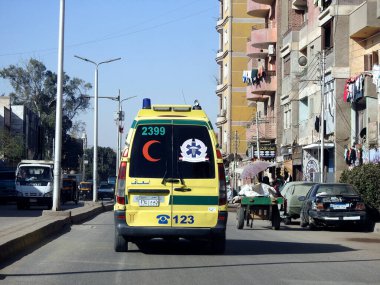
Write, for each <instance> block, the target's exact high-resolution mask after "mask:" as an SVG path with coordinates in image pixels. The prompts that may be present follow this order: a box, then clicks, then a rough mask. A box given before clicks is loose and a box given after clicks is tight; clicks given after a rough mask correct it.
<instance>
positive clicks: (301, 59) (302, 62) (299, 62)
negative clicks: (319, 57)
mask: <svg viewBox="0 0 380 285" xmlns="http://www.w3.org/2000/svg"><path fill="white" fill-rule="evenodd" d="M298 64H299V65H301V66H305V65H306V64H307V58H306V56H304V55H303V56H301V57H300V58H299V59H298Z"/></svg>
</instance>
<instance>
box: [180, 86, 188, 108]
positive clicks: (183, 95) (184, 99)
mask: <svg viewBox="0 0 380 285" xmlns="http://www.w3.org/2000/svg"><path fill="white" fill-rule="evenodd" d="M181 92H182V97H183V101H184V102H185V104H186V105H187V103H186V98H185V94H184V93H183V89H182V90H181Z"/></svg>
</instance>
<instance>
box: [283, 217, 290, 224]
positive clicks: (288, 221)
mask: <svg viewBox="0 0 380 285" xmlns="http://www.w3.org/2000/svg"><path fill="white" fill-rule="evenodd" d="M283 222H284V224H285V225H290V224H291V223H292V219H291V218H290V217H286V218H284V219H283Z"/></svg>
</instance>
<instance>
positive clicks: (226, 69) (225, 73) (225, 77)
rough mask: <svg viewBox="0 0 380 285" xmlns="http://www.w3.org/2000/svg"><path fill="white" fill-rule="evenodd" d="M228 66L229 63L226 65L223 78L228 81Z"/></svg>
mask: <svg viewBox="0 0 380 285" xmlns="http://www.w3.org/2000/svg"><path fill="white" fill-rule="evenodd" d="M228 72H229V71H228V64H227V63H225V64H224V68H223V78H224V79H227V77H228Z"/></svg>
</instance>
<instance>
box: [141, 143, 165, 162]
mask: <svg viewBox="0 0 380 285" xmlns="http://www.w3.org/2000/svg"><path fill="white" fill-rule="evenodd" d="M155 143H160V142H159V141H156V140H150V141H148V142H146V143H145V144H144V146H143V149H142V153H143V156H144V157H145V159H146V160H148V161H151V162H157V161H159V160H161V158H153V157H151V156H150V154H149V147H150V146H151V145H152V144H155Z"/></svg>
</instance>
